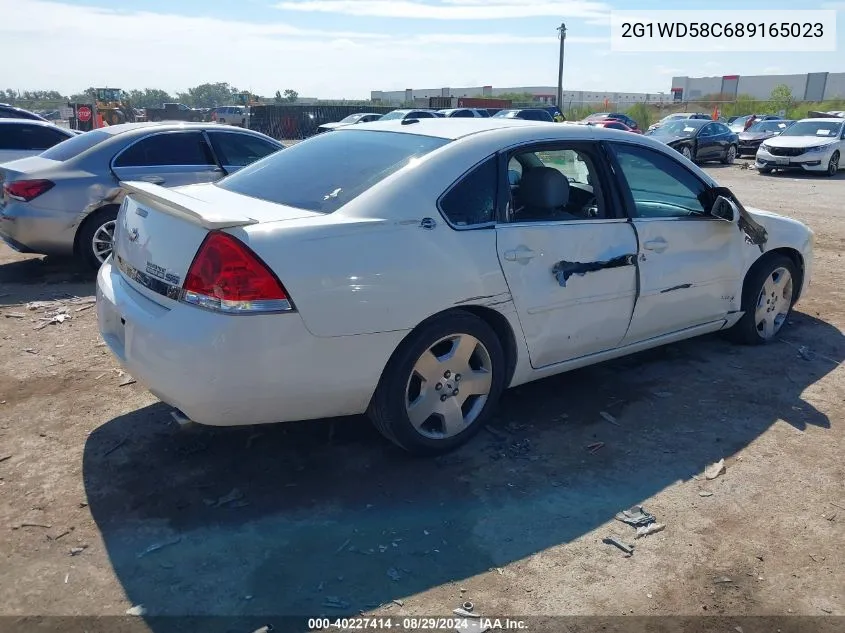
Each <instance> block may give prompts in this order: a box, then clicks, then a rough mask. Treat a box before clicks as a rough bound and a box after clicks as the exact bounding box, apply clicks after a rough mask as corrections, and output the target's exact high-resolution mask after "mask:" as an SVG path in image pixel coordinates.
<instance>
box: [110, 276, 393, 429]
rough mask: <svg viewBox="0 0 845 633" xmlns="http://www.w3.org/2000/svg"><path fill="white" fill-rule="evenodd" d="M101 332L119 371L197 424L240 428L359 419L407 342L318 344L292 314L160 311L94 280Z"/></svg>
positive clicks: (130, 292)
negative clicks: (342, 417)
mask: <svg viewBox="0 0 845 633" xmlns="http://www.w3.org/2000/svg"><path fill="white" fill-rule="evenodd" d="M97 319H98V321H99V327H100V333H101V335H102V337H103V339H104V340H105V342H106V344H107V345H108V346H109V348H110V349H111V351H112V352H113V353H114V355H115V356H116V357H117V358H118V360H119V361H120V363H121V365H122V366H123V367H124V368H125V369H126V370H127V371H128V372H129V373H130V374H131V375H132V376H133V377H134V378H135V379H136V380H138V382H140V383H141V384H143V385H144V386H146V387H147V388H148V389H149V390H150V391H151V392H152V393H153V394H154V395H155V396H156V397H158V398H159V399H161V400H162V401H164V402H165V403H167V404H170V405H172V406H174V407H176V408H178V409H180V410H181V411H182V412H183V413H184V414H185V415H186V416H187V417H188V418H190V419H191V420H193V421H195V422H199V423H202V424H209V425H217V426H236V425H244V424H262V423H269V422H284V421H289V420H304V419H314V418H324V417H332V416H340V415H354V414H359V413H363V412H364V411H365V410H366V408H367V405H368V404H369V400H370V398H371V396H372V393H373V391H374V389H375V386H376V384H377V383H378V380H379V378H380V376H381V372H382V370H383V369H384V366H385V364H386V362H387V360H388V358H389V357H390V354H392V352H393V350H394V349H395V347H396V345H397V344H398V343H399V341H401V339H402V337H403V336H404V333H403V332H387V333H382V334H370V335H360V336H343V337H317V336H314V335H312V334H311V333H310V332H309V331H308V330H307V328H306V327H305V324H304V322H303V321H302V318H301V316H300V315H299V314H298V313H290V314H275V315H270V314H268V315H249V316H246V315H223V314H216V313H214V312H210V311H207V310H203V309H200V308H196V307H194V306H190V305H182V304H177V305H176V306H175V307H171V308H168V307H165V306H163V305H160V304H159V303H156V302H154V301H152V300H150V299H148V298H146V297H145V296H144V295H142V294H140V293H139V292H138V291H137V290H135V289H134V288H132V287H131V286H130V285H129V284H128V283H127V282H125V281H124V279H123V278H122V276H121V274H120V273H119V272H118V270H117V268H116V267H113V266H112V264H111V260H108V261H106V263H105V264H103V266H102V267H101V268H100V271H99V273H98V275H97Z"/></svg>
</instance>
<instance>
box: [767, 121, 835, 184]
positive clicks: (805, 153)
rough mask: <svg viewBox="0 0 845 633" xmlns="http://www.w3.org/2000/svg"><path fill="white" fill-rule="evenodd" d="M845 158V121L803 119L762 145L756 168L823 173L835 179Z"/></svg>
mask: <svg viewBox="0 0 845 633" xmlns="http://www.w3.org/2000/svg"><path fill="white" fill-rule="evenodd" d="M843 154H845V119H838V118H829V119H827V118H823V119H803V120H801V121H797V122H796V123H793V124H792V125H790V126H789V127H788V128H786V129H785V130H784V131H783V132H782V133H781V134H779V135H777V136H775V137H773V138H770V139H768V140H766V141H763V143H761V144H760V148H759V149H758V150H757V156H756V162H755V167H757V169H758V170H760V173H763V174H768V173H771V172H772V171H773V170H775V169H779V170H783V171H786V170H792V171H809V172H820V173H824V174H827V175H828V176H835V175H836V173H837V172H838V171H839V164H840V161H841V160H842V155H843Z"/></svg>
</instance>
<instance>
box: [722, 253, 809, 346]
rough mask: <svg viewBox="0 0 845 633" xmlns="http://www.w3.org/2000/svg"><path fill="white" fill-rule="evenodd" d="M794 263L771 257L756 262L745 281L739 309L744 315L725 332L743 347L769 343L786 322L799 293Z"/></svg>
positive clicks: (798, 281) (786, 259)
mask: <svg viewBox="0 0 845 633" xmlns="http://www.w3.org/2000/svg"><path fill="white" fill-rule="evenodd" d="M799 283H800V279H799V277H798V274H797V271H796V269H795V263H794V262H793V261H792V260H791V259H790V258H789V257H787V256H785V255H771V256H766V257H764V258H763V259H761V260H759V261H758V262H756V263H755V264H754V265H753V266H752V267H751V270H749V271H748V274H747V275H746V277H745V283H744V284H743V287H742V303H741V309H742V311H743V312H744V313H745V314H743V315H742V318H741V319H740V320H739V321H738V322H737V323H736V325H734V326H733V327H732V328H731V329H730V330H729V335H730V337H731V338H732V339H733V340H734V341H735V342H737V343H742V344H745V345H762V344H764V343H768V342H769V341H771V340H773V339H774V338H775V336H777V334H778V332H780V330H781V329H782V327H783V325H784V324H785V323H786V321H787V319H788V318H789V313H790V312H791V311H792V306H793V305H794V304H795V300H796V298H797V297H798V293H799V291H800V287H799Z"/></svg>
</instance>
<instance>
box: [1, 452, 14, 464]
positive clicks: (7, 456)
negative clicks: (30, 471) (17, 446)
mask: <svg viewBox="0 0 845 633" xmlns="http://www.w3.org/2000/svg"><path fill="white" fill-rule="evenodd" d="M7 459H12V453H9V454H8V455H3V456H0V462H5V461H6V460H7Z"/></svg>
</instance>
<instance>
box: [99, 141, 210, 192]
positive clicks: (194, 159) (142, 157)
mask: <svg viewBox="0 0 845 633" xmlns="http://www.w3.org/2000/svg"><path fill="white" fill-rule="evenodd" d="M112 171H113V172H114V173H115V175H116V176H117V177H118V178H119V179H120V180H142V181H146V182H151V183H153V184H157V185H161V186H163V187H178V186H180V185H192V184H196V183H202V182H213V181H215V180H217V179H218V178H220V177H222V176H223V175H224V174H223V169H222V168H221V167H220V166H219V165H218V164H217V163H216V162H215V160H214V155H213V154H212V152H211V148H210V147H209V145H208V142H207V141H206V139H205V136H204V135H203V133H202V132H201V131H199V130H185V131H181V130H179V131H172V132H153V133H151V134H150V135H149V136H145V137H144V138H142V139H141V140H139V141H136V142H135V143H133V144H131V145H129V146H128V147H126V148H125V149H123V150H122V151H121V152H119V153H118V154H117V155H116V156H115V157H114V159H113V160H112Z"/></svg>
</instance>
